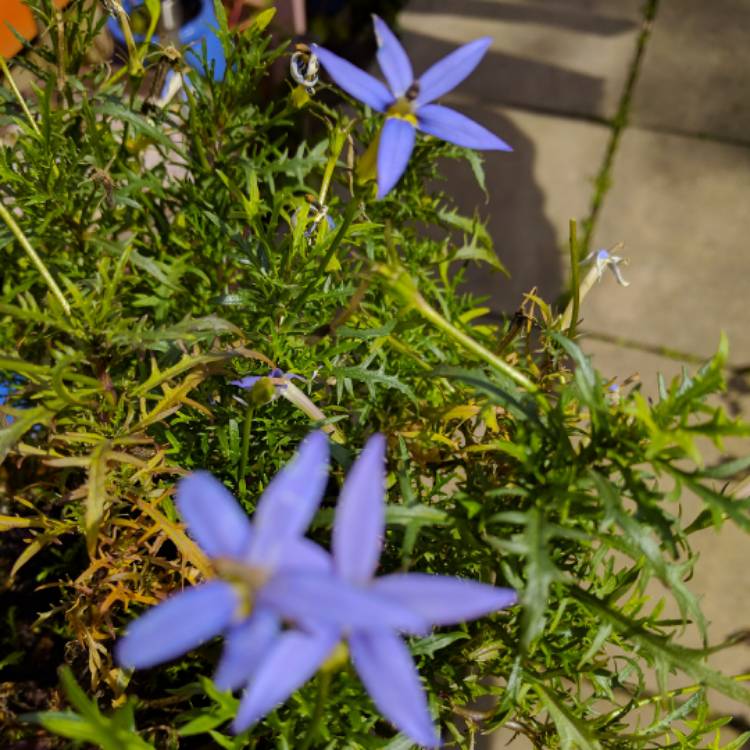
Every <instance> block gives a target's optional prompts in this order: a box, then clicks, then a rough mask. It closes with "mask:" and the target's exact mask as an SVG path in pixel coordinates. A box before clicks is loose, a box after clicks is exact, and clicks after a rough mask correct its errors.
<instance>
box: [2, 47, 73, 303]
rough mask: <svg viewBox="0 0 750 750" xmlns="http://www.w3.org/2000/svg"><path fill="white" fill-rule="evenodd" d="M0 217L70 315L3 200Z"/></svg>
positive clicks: (59, 291)
mask: <svg viewBox="0 0 750 750" xmlns="http://www.w3.org/2000/svg"><path fill="white" fill-rule="evenodd" d="M0 59H2V58H0ZM0 217H2V219H3V221H4V222H5V223H6V225H7V227H8V229H10V231H11V232H13V235H14V236H15V238H16V239H17V240H18V242H19V243H20V244H21V247H22V248H23V249H24V251H25V252H26V254H27V255H28V256H29V258H30V259H31V262H32V263H33V264H34V265H35V266H36V268H37V270H38V271H39V273H40V274H41V275H42V278H43V279H44V280H45V281H46V282H47V286H48V287H49V289H50V291H51V292H52V294H53V295H54V297H55V299H57V301H58V302H59V303H60V305H61V306H62V309H63V310H64V311H65V314H66V315H68V316H69V315H70V314H71V310H70V305H69V304H68V300H66V299H65V295H64V294H63V293H62V290H61V289H60V287H59V286H58V285H57V282H56V281H55V280H54V278H53V277H52V274H51V273H50V272H49V269H48V268H47V266H45V265H44V261H43V260H42V259H41V258H40V257H39V255H38V254H37V252H36V250H34V248H33V247H32V246H31V243H30V242H29V240H28V238H27V237H26V235H25V234H24V233H23V231H22V229H21V227H19V226H18V224H17V223H16V220H15V219H14V218H13V215H12V214H11V213H10V211H8V209H7V208H6V207H5V206H4V205H3V204H2V202H0Z"/></svg>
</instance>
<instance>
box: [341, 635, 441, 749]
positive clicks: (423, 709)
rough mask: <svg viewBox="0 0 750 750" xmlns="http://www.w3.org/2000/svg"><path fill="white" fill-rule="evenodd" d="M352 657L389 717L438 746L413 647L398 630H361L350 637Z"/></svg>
mask: <svg viewBox="0 0 750 750" xmlns="http://www.w3.org/2000/svg"><path fill="white" fill-rule="evenodd" d="M349 647H350V649H351V655H352V661H353V662H354V667H355V669H356V670H357V673H358V674H359V676H360V678H361V679H362V682H363V683H364V685H365V687H366V688H367V692H368V693H369V694H370V697H371V698H372V700H373V702H374V703H375V705H376V706H377V707H378V711H380V713H381V714H383V716H385V718H386V719H388V720H389V721H391V722H392V723H393V724H395V725H396V726H397V727H398V728H399V729H400V730H401V731H402V732H404V733H405V734H407V735H409V737H410V738H411V739H413V740H414V741H415V742H417V743H418V744H420V745H422V746H423V747H438V746H439V745H440V738H439V737H438V735H437V732H436V731H435V726H434V725H433V723H432V719H431V718H430V712H429V710H428V708H427V699H426V697H425V694H424V691H423V690H422V685H421V683H420V681H419V675H418V674H417V669H416V667H415V666H414V662H413V661H412V658H411V654H410V653H409V649H408V648H406V646H405V645H404V642H403V641H402V640H401V639H400V638H399V637H398V636H397V635H396V634H395V633H389V632H387V631H386V632H379V633H372V632H370V633H366V632H362V631H358V632H355V633H352V634H351V636H350V637H349Z"/></svg>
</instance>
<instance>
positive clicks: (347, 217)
mask: <svg viewBox="0 0 750 750" xmlns="http://www.w3.org/2000/svg"><path fill="white" fill-rule="evenodd" d="M356 212H357V202H356V201H355V200H352V201H351V202H350V203H349V205H348V206H347V207H346V211H345V212H344V218H343V219H342V221H341V226H340V227H339V228H338V231H337V232H336V234H335V236H334V238H333V239H332V240H331V244H330V246H329V247H328V252H327V253H326V254H325V256H324V257H323V260H322V261H321V263H320V269H319V274H318V275H317V276H316V277H315V278H314V279H313V280H312V281H311V282H310V283H309V284H308V285H307V286H306V287H305V288H304V289H303V290H302V292H300V295H299V297H297V301H296V302H295V304H294V312H297V311H298V310H301V309H302V305H303V304H304V302H305V300H306V299H307V298H308V297H309V296H310V292H312V290H313V288H314V287H315V286H317V285H318V283H319V281H320V279H321V278H323V276H325V273H326V268H328V264H329V263H330V262H331V259H332V258H333V256H334V255H335V254H336V251H337V250H338V248H339V245H340V244H341V242H342V241H343V239H344V237H345V236H346V232H347V230H348V229H349V226H350V225H351V223H352V221H354V214H355V213H356Z"/></svg>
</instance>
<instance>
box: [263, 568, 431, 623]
mask: <svg viewBox="0 0 750 750" xmlns="http://www.w3.org/2000/svg"><path fill="white" fill-rule="evenodd" d="M257 601H258V603H259V604H260V605H262V606H264V607H270V608H271V609H273V610H275V611H276V613H277V614H278V615H280V616H281V617H283V618H285V619H288V620H293V621H295V622H297V623H302V624H306V625H307V624H309V623H322V624H324V625H330V626H336V627H338V628H341V629H347V628H363V629H365V630H371V629H372V630H377V629H395V630H404V631H408V632H410V633H424V632H426V622H425V619H424V618H423V617H422V616H421V615H419V614H418V613H417V612H414V611H413V610H412V609H410V608H409V607H406V606H404V605H403V604H401V603H400V602H397V601H395V600H393V599H391V598H388V597H384V596H382V595H380V594H377V593H374V592H372V591H369V590H367V589H362V588H359V587H357V586H352V585H351V584H348V583H346V582H345V581H342V580H339V579H338V578H336V577H334V576H331V575H324V574H320V573H296V572H292V573H277V574H276V575H275V576H274V577H273V578H272V579H271V580H270V581H268V582H267V583H266V585H265V586H263V588H262V589H261V590H260V591H259V592H258V599H257Z"/></svg>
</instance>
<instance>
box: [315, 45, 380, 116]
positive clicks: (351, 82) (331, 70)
mask: <svg viewBox="0 0 750 750" xmlns="http://www.w3.org/2000/svg"><path fill="white" fill-rule="evenodd" d="M311 48H312V51H313V54H314V55H315V56H316V57H317V58H318V60H320V62H321V63H323V67H324V68H325V69H326V70H327V71H328V75H329V76H331V78H332V79H333V80H334V81H335V83H337V84H338V85H339V86H340V87H341V88H342V89H344V91H346V93H347V94H349V95H350V96H353V97H354V98H355V99H359V100H360V101H361V102H364V103H365V104H367V105H368V106H369V107H372V108H373V109H375V110H377V111H378V112H385V110H386V109H387V108H388V107H389V106H390V105H391V104H392V103H393V95H392V94H391V92H390V91H388V89H387V88H386V87H385V84H383V83H381V82H380V81H379V80H378V79H377V78H373V77H372V76H371V75H370V74H369V73H365V71H364V70H360V69H359V68H358V67H356V66H355V65H352V64H351V63H350V62H348V61H347V60H344V58H343V57H339V56H338V55H335V54H334V53H333V52H330V51H329V50H327V49H325V47H319V46H318V45H317V44H313V45H312V46H311Z"/></svg>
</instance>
